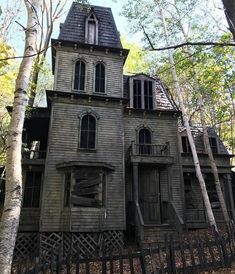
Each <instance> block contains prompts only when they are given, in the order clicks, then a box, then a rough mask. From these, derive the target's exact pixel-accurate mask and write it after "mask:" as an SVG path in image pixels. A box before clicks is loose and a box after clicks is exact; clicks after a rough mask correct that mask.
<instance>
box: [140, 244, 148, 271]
mask: <svg viewBox="0 0 235 274" xmlns="http://www.w3.org/2000/svg"><path fill="white" fill-rule="evenodd" d="M139 260H140V265H141V270H142V273H143V274H147V265H146V261H145V253H144V250H143V248H142V246H140V257H139Z"/></svg>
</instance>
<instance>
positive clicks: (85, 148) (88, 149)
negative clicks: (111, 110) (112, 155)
mask: <svg viewBox="0 0 235 274" xmlns="http://www.w3.org/2000/svg"><path fill="white" fill-rule="evenodd" d="M85 116H91V117H93V118H94V120H95V130H94V132H95V141H94V148H89V147H81V143H82V142H81V138H82V121H83V119H84V117H85ZM97 120H98V119H97V117H96V116H95V115H93V113H84V114H83V115H82V116H81V119H80V126H79V144H78V149H79V150H87V151H96V148H97ZM88 132H89V130H88ZM88 143H89V142H88Z"/></svg>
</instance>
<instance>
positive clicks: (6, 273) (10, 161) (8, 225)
mask: <svg viewBox="0 0 235 274" xmlns="http://www.w3.org/2000/svg"><path fill="white" fill-rule="evenodd" d="M25 5H26V8H27V13H28V21H27V29H26V31H25V49H24V56H27V55H32V54H35V53H36V51H35V48H36V40H37V34H38V14H39V6H40V0H30V1H28V0H25ZM33 59H34V58H33V57H28V58H24V59H23V60H22V62H21V65H20V68H19V73H18V76H17V79H16V86H15V94H14V102H13V110H12V117H11V122H10V126H9V132H8V136H7V161H6V193H5V202H4V209H3V214H2V218H1V223H0V272H1V274H10V273H11V264H12V257H13V252H14V247H15V241H16V236H17V231H18V226H19V219H20V210H21V203H22V172H21V147H22V130H23V124H24V117H25V107H26V105H27V101H28V97H27V93H26V91H27V88H28V84H29V79H30V73H31V69H32V66H33Z"/></svg>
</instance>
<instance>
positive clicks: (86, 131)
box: [80, 114, 96, 149]
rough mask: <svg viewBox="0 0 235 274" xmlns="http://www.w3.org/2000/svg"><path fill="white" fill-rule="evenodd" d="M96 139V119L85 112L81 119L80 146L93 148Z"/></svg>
mask: <svg viewBox="0 0 235 274" xmlns="http://www.w3.org/2000/svg"><path fill="white" fill-rule="evenodd" d="M95 140H96V119H95V117H94V116H93V115H91V114H87V115H84V116H83V117H82V120H81V136H80V148H86V149H94V148H95Z"/></svg>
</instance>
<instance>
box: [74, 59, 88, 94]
mask: <svg viewBox="0 0 235 274" xmlns="http://www.w3.org/2000/svg"><path fill="white" fill-rule="evenodd" d="M85 69H86V66H85V63H84V62H83V61H81V60H79V61H77V62H76V64H75V73H74V87H73V88H74V89H77V90H84V89H85Z"/></svg>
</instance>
